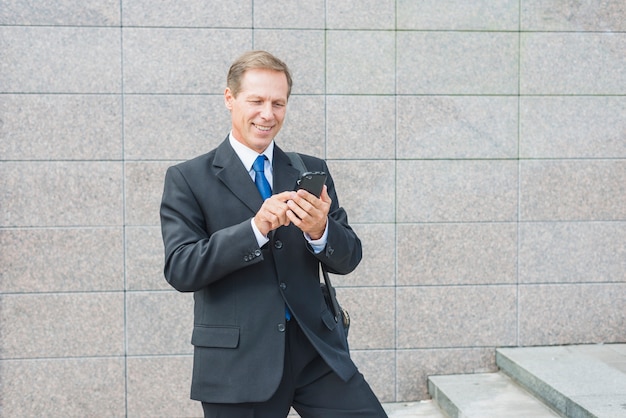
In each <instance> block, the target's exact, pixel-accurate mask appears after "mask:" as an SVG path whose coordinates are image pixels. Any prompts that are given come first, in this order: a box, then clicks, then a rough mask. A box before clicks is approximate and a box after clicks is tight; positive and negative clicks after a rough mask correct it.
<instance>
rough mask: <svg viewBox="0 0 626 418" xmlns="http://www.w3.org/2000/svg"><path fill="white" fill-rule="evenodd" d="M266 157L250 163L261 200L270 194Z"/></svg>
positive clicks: (286, 315)
mask: <svg viewBox="0 0 626 418" xmlns="http://www.w3.org/2000/svg"><path fill="white" fill-rule="evenodd" d="M266 159H267V157H266V156H265V155H259V156H258V157H256V160H254V164H252V169H253V170H254V184H256V188H257V189H259V193H261V197H262V198H263V200H265V199H267V198H268V197H270V196H271V195H272V189H271V187H270V184H269V182H268V181H267V178H266V177H265V160H266ZM285 318H286V319H287V321H289V320H290V319H291V312H289V309H288V308H287V307H286V306H285Z"/></svg>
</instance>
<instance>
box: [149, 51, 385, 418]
mask: <svg viewBox="0 0 626 418" xmlns="http://www.w3.org/2000/svg"><path fill="white" fill-rule="evenodd" d="M291 84H292V81H291V76H290V73H289V70H288V68H287V66H286V65H285V64H284V63H283V62H282V61H280V60H279V59H277V58H275V57H274V56H272V55H271V54H269V53H267V52H264V51H251V52H248V53H246V54H244V55H243V56H241V57H240V58H239V59H237V60H236V61H235V62H234V63H233V65H232V66H231V68H230V71H229V73H228V78H227V88H226V90H225V92H224V100H225V103H226V107H227V109H228V110H229V111H230V113H231V119H232V130H231V132H230V134H229V135H228V137H227V138H226V139H225V140H224V142H222V144H221V145H219V146H218V147H217V148H216V149H214V150H212V151H211V152H209V153H208V154H205V155H202V156H199V157H197V158H195V159H192V160H190V161H187V162H184V163H182V164H178V165H176V166H173V167H170V168H169V169H168V170H167V174H166V177H165V186H164V191H163V199H162V203H161V226H162V233H163V242H164V244H165V277H166V279H167V281H168V282H169V283H170V284H171V285H172V286H173V287H174V288H175V289H177V290H179V291H181V292H194V301H195V308H194V330H193V334H192V341H191V342H192V344H193V345H194V367H193V379H192V387H191V397H192V399H195V400H199V401H201V402H202V407H203V409H204V414H205V417H229V418H231V417H234V418H239V417H267V418H277V417H285V416H287V415H288V413H289V409H290V407H291V406H293V407H294V408H295V409H296V410H297V411H298V412H299V414H300V415H301V416H302V417H304V418H306V417H329V418H332V417H360V418H363V417H385V416H386V415H385V412H384V410H383V409H382V407H381V405H380V403H379V402H378V400H377V399H376V396H375V395H374V394H373V393H372V391H371V389H370V388H369V386H368V384H367V383H366V381H365V380H364V378H363V376H362V375H361V374H360V373H359V372H358V371H357V369H356V367H355V365H354V364H353V362H352V360H351V359H350V355H349V352H348V343H347V339H346V331H345V330H344V328H343V326H342V324H341V322H339V323H337V321H336V320H335V318H334V317H333V315H331V314H330V312H329V309H330V308H329V307H328V306H327V304H326V302H325V300H324V297H323V295H322V293H321V291H320V280H319V265H320V263H323V264H324V265H325V266H326V268H327V269H328V270H329V271H331V272H334V273H337V274H347V273H350V272H351V271H352V270H354V269H355V268H356V266H357V265H358V263H359V262H360V260H361V242H360V240H359V238H358V237H357V236H356V234H355V233H354V231H352V229H351V228H350V226H349V225H348V220H347V216H346V213H345V211H344V210H343V209H342V208H340V207H339V205H338V203H337V196H336V193H335V188H334V185H333V180H332V177H330V175H328V177H327V180H326V185H325V186H324V188H323V191H322V193H321V195H320V197H319V198H317V197H316V196H315V195H313V194H310V193H308V192H306V191H304V190H298V191H294V189H295V186H296V181H297V179H298V177H299V174H300V171H299V170H298V169H297V168H296V167H294V166H293V165H292V163H291V161H290V158H289V156H288V155H287V154H285V153H284V152H283V151H282V150H281V149H280V148H279V147H278V146H277V145H275V143H274V137H275V136H276V135H277V134H278V132H279V131H280V128H281V127H282V125H283V121H284V119H285V112H286V107H287V101H288V99H289V95H290V92H291ZM258 157H260V162H259V163H255V161H256V160H257V158H258ZM302 159H303V162H304V164H305V166H306V168H307V169H308V170H309V171H325V172H326V173H328V167H327V166H326V163H325V162H324V161H323V160H321V159H318V158H314V157H310V156H302ZM263 160H264V161H263ZM257 164H258V165H257ZM255 170H257V171H255ZM266 180H267V183H269V185H271V186H272V193H273V194H272V195H271V196H270V197H267V198H265V199H264V198H262V196H261V194H260V193H262V192H263V190H262V186H261V185H260V186H258V187H261V189H259V188H258V187H257V185H256V182H257V181H258V182H260V183H263V184H265V181H266Z"/></svg>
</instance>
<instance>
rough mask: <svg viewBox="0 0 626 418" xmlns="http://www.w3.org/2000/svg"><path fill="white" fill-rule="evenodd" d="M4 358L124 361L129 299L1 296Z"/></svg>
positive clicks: (104, 295) (120, 296)
mask: <svg viewBox="0 0 626 418" xmlns="http://www.w3.org/2000/svg"><path fill="white" fill-rule="evenodd" d="M0 303H1V304H2V310H1V311H0V325H1V326H0V328H2V334H3V335H2V341H1V345H0V357H1V358H4V359H27V358H40V357H45V358H51V357H81V356H119V355H122V354H123V353H124V294H123V293H121V292H120V293H116V292H98V293H49V294H17V295H6V294H5V295H0Z"/></svg>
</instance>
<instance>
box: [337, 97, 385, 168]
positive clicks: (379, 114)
mask: <svg viewBox="0 0 626 418" xmlns="http://www.w3.org/2000/svg"><path fill="white" fill-rule="evenodd" d="M326 123H327V124H328V130H327V131H328V141H327V153H326V154H327V158H330V159H380V160H382V159H392V158H394V157H395V154H396V146H395V136H396V104H395V99H394V97H393V96H329V97H328V98H327V100H326Z"/></svg>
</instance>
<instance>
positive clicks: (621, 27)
mask: <svg viewBox="0 0 626 418" xmlns="http://www.w3.org/2000/svg"><path fill="white" fill-rule="evenodd" d="M521 4H522V8H521V14H520V16H521V29H522V30H526V31H577V32H585V31H589V32H594V31H612V32H619V31H625V30H626V3H624V2H623V1H622V0H604V1H576V2H562V1H559V0H548V1H546V0H524V1H523V2H522V3H521Z"/></svg>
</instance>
